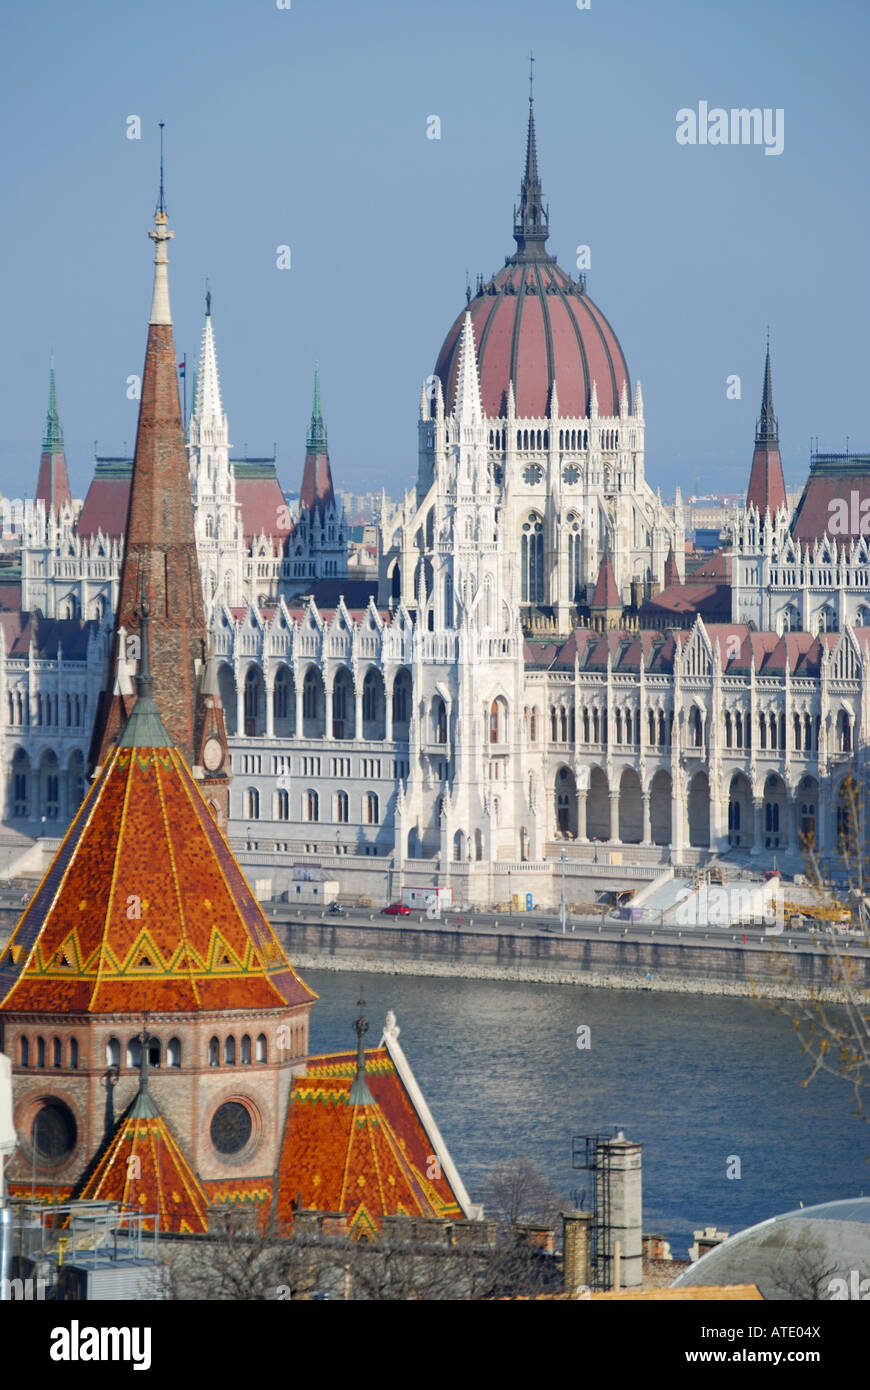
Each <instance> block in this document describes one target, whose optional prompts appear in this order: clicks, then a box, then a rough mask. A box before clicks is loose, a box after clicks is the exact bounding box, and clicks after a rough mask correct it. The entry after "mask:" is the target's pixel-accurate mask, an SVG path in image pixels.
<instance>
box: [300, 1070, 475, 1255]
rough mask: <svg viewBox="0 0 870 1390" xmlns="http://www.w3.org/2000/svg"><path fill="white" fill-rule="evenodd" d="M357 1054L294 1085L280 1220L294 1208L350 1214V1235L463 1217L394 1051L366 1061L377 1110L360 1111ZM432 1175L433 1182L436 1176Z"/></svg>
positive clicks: (368, 1107) (367, 1106)
mask: <svg viewBox="0 0 870 1390" xmlns="http://www.w3.org/2000/svg"><path fill="white" fill-rule="evenodd" d="M356 1074H357V1056H356V1053H355V1052H342V1053H332V1054H330V1055H328V1056H324V1057H312V1058H311V1059H310V1060H309V1063H308V1073H307V1075H305V1076H298V1077H296V1078H295V1079H294V1082H293V1090H292V1092H291V1094H290V1106H289V1110H288V1116H287V1126H286V1129H285V1132H284V1143H283V1148H282V1152H281V1160H280V1165H279V1170H278V1182H279V1192H278V1212H277V1216H278V1221H279V1223H280V1224H282V1225H289V1224H290V1223H291V1222H292V1215H293V1210H294V1208H295V1205H296V1204H297V1199H298V1204H299V1205H300V1206H301V1207H302V1208H303V1209H306V1210H315V1211H332V1212H345V1213H346V1214H347V1217H348V1230H349V1231H352V1232H355V1233H356V1234H362V1233H363V1232H364V1231H366V1230H371V1231H377V1230H379V1229H380V1224H381V1219H382V1218H383V1217H384V1216H394V1215H399V1214H402V1213H404V1214H406V1215H409V1216H429V1217H452V1218H461V1216H462V1210H461V1207H460V1205H459V1202H458V1200H457V1197H456V1194H455V1193H454V1192H453V1190H452V1188H451V1186H450V1184H449V1182H448V1181H447V1179H446V1177H445V1176H444V1175H443V1173H442V1172H441V1168H440V1164H439V1163H438V1162H437V1160H436V1158H435V1155H434V1154H433V1153H432V1141H431V1140H430V1139H429V1137H428V1136H427V1134H426V1130H425V1129H424V1127H423V1125H422V1123H421V1121H420V1118H419V1116H418V1114H417V1112H416V1110H415V1108H414V1106H413V1104H412V1102H411V1099H410V1097H409V1096H408V1094H407V1092H406V1090H405V1087H404V1086H403V1084H402V1081H401V1078H400V1077H399V1075H398V1073H397V1071H396V1069H395V1067H394V1065H393V1063H392V1061H391V1059H390V1057H389V1054H388V1053H387V1051H386V1050H385V1049H384V1048H378V1049H377V1050H375V1051H372V1052H367V1053H366V1054H365V1080H366V1084H367V1086H368V1090H369V1093H370V1096H371V1100H372V1103H371V1104H353V1103H352V1100H351V1087H352V1085H353V1082H354V1078H355V1077H356ZM430 1175H431V1176H430Z"/></svg>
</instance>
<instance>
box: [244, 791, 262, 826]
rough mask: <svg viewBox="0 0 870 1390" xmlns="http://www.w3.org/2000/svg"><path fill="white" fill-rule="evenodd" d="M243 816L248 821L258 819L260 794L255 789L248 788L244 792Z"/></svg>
mask: <svg viewBox="0 0 870 1390" xmlns="http://www.w3.org/2000/svg"><path fill="white" fill-rule="evenodd" d="M245 815H246V817H247V819H248V820H259V819H260V793H259V792H258V791H257V788H256V787H248V789H247V791H246V792H245Z"/></svg>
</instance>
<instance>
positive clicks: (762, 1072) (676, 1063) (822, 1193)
mask: <svg viewBox="0 0 870 1390" xmlns="http://www.w3.org/2000/svg"><path fill="white" fill-rule="evenodd" d="M304 977H305V979H306V981H307V982H308V983H309V984H310V985H311V987H312V988H313V989H315V990H317V992H318V993H319V995H320V1000H319V1002H318V1003H317V1004H316V1005H315V1007H314V1009H313V1012H312V1017H311V1044H310V1045H311V1051H312V1053H315V1054H316V1053H318V1052H327V1051H332V1050H336V1049H339V1048H348V1049H349V1048H352V1047H353V1046H355V1041H356V1037H355V1033H354V1032H353V1029H352V1023H353V1020H354V1019H355V1018H356V1016H357V1014H358V1008H357V1004H356V1001H357V999H358V997H359V990H360V985H362V989H363V993H364V997H365V999H366V1001H367V1002H366V1014H367V1016H368V1018H369V1019H370V1020H371V1031H370V1033H369V1036H368V1039H367V1042H368V1045H369V1046H376V1045H377V1043H378V1041H379V1038H380V1028H381V1025H382V1024H383V1020H384V1017H385V1015H386V1012H387V1010H388V1009H393V1010H394V1012H395V1014H396V1017H397V1020H398V1023H399V1026H400V1028H401V1043H402V1047H403V1048H404V1050H405V1052H406V1054H407V1056H408V1059H409V1061H410V1063H411V1065H412V1067H413V1069H414V1072H415V1074H416V1076H417V1079H418V1081H419V1082H420V1085H421V1087H422V1089H423V1093H424V1095H425V1096H426V1099H427V1101H428V1103H429V1106H430V1108H431V1110H432V1113H433V1114H434V1116H435V1119H436V1121H437V1123H438V1126H439V1128H440V1130H441V1132H442V1134H443V1136H444V1139H445V1141H446V1143H447V1146H448V1148H449V1150H450V1152H451V1154H452V1156H453V1159H454V1161H455V1162H456V1165H457V1167H458V1169H459V1172H460V1174H461V1175H462V1178H463V1181H464V1182H465V1185H466V1187H467V1188H468V1190H469V1193H470V1195H471V1197H472V1199H474V1198H475V1197H477V1196H478V1195H479V1192H480V1186H481V1182H482V1180H483V1179H484V1177H485V1175H486V1173H487V1172H488V1170H489V1169H491V1168H492V1167H495V1166H496V1165H498V1164H502V1163H505V1162H508V1161H509V1160H511V1159H512V1158H515V1157H517V1156H524V1157H528V1158H530V1159H531V1160H532V1161H533V1162H534V1164H535V1166H536V1167H537V1168H538V1169H539V1170H540V1171H541V1172H542V1173H543V1174H544V1175H545V1176H546V1177H547V1178H548V1179H549V1181H550V1182H551V1183H552V1184H553V1186H555V1187H556V1188H558V1189H559V1190H560V1191H561V1192H562V1193H564V1196H565V1199H566V1202H571V1201H573V1199H574V1195H575V1194H579V1193H581V1192H582V1191H583V1190H584V1189H586V1190H587V1192H588V1191H590V1190H591V1189H590V1181H589V1175H588V1174H587V1173H585V1172H582V1171H574V1170H572V1166H571V1139H572V1136H573V1135H580V1134H593V1133H596V1132H597V1133H606V1134H610V1133H612V1130H613V1126H614V1125H619V1126H620V1127H621V1128H622V1129H624V1131H625V1134H626V1138H628V1139H631V1140H636V1141H639V1142H641V1143H642V1144H643V1146H644V1148H643V1199H644V1232H645V1233H647V1234H650V1233H653V1232H655V1233H658V1234H660V1235H663V1236H664V1237H665V1238H666V1239H667V1240H669V1241H670V1242H671V1250H672V1253H673V1254H674V1256H676V1257H677V1258H686V1254H687V1251H688V1247H689V1245H690V1244H691V1242H692V1238H693V1236H692V1233H693V1231H694V1230H696V1229H699V1228H700V1227H702V1226H710V1225H715V1226H717V1227H718V1228H719V1229H720V1230H725V1231H728V1232H730V1233H733V1232H735V1231H737V1230H740V1229H742V1228H743V1227H746V1226H750V1225H753V1224H754V1223H755V1222H757V1221H762V1220H764V1219H765V1218H767V1217H769V1216H774V1215H776V1214H777V1213H779V1212H784V1211H789V1210H791V1209H792V1208H795V1207H797V1206H799V1205H800V1203H801V1202H803V1204H804V1205H805V1206H810V1205H811V1204H812V1203H814V1202H821V1201H828V1200H833V1199H835V1198H840V1197H853V1196H856V1195H861V1194H862V1193H863V1192H865V1191H870V1167H868V1164H867V1162H866V1156H867V1155H868V1154H870V1125H868V1124H866V1123H864V1122H863V1121H862V1120H860V1119H859V1118H858V1117H857V1116H856V1115H855V1114H854V1103H853V1100H852V1094H851V1091H850V1089H849V1087H848V1086H847V1085H846V1084H845V1083H844V1082H841V1081H839V1080H837V1079H835V1078H828V1077H819V1078H817V1079H816V1080H815V1081H813V1082H812V1084H811V1085H810V1086H806V1087H805V1086H802V1085H801V1082H802V1081H803V1079H804V1078H805V1077H806V1076H807V1075H808V1072H809V1062H808V1059H807V1058H805V1057H804V1055H803V1054H802V1053H801V1051H800V1049H799V1046H798V1043H797V1039H796V1037H795V1034H794V1028H793V1025H792V1023H791V1021H790V1020H789V1019H788V1018H783V1017H780V1016H778V1015H776V1014H774V1013H773V1012H771V1011H770V1010H769V1009H767V1008H764V1007H763V1006H762V1005H761V1004H758V1003H756V1002H755V1001H754V1000H750V999H739V998H721V997H711V996H692V995H686V994H669V993H647V992H638V991H629V990H601V989H588V988H583V987H581V986H572V985H548V984H526V983H516V982H505V981H495V980H463V979H439V978H433V977H415V976H407V975H404V976H403V975H395V976H393V975H380V974H377V975H374V974H371V975H370V974H356V973H353V974H350V973H344V972H331V971H322V970H307V971H305V972H304ZM581 1025H586V1026H587V1027H588V1028H589V1029H590V1030H591V1035H590V1042H591V1046H590V1047H589V1048H588V1049H584V1050H582V1051H581V1050H579V1049H578V1047H577V1029H578V1027H580V1026H581ZM734 1157H737V1158H738V1159H739V1160H740V1177H739V1178H729V1177H728V1176H727V1169H728V1167H729V1164H730V1167H731V1169H732V1171H734V1170H735V1169H736V1167H737V1165H736V1164H734V1163H733V1158H734ZM588 1205H589V1199H588V1197H587V1206H588Z"/></svg>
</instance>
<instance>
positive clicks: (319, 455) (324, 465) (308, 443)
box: [299, 365, 335, 512]
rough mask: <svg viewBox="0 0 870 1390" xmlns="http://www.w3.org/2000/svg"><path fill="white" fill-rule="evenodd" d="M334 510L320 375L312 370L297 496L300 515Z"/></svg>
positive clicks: (315, 369) (333, 490) (333, 492)
mask: <svg viewBox="0 0 870 1390" xmlns="http://www.w3.org/2000/svg"><path fill="white" fill-rule="evenodd" d="M334 506H335V488H334V487H333V483H332V469H331V468H330V466H329V451H328V449H327V443H326V425H325V424H324V423H323V411H322V409H321V405H320V372H319V371H318V369H317V366H316V365H315V368H314V401H313V404H312V407H311V424H310V425H309V427H308V434H307V436H306V440H305V468H304V470H303V472H302V487H301V489H300V492H299V507H300V510H301V511H307V512H314V511H315V510H317V509H320V510H321V511H325V510H326V509H327V507H334Z"/></svg>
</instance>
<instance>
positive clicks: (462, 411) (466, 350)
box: [454, 313, 483, 424]
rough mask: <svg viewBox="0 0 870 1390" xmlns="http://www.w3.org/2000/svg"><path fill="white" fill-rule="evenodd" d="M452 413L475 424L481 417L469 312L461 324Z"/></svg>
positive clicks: (472, 329)
mask: <svg viewBox="0 0 870 1390" xmlns="http://www.w3.org/2000/svg"><path fill="white" fill-rule="evenodd" d="M454 413H455V415H456V418H457V420H462V421H464V423H465V424H477V423H478V422H479V421H480V420H481V419H482V418H483V410H482V408H481V404H480V381H479V380H478V376H477V350H476V348H475V346H474V328H473V326H472V323H471V315H470V314H469V313H466V315H465V321H464V323H463V325H462V340H461V342H460V346H459V373H458V375H457V378H456V408H455V411H454Z"/></svg>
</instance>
